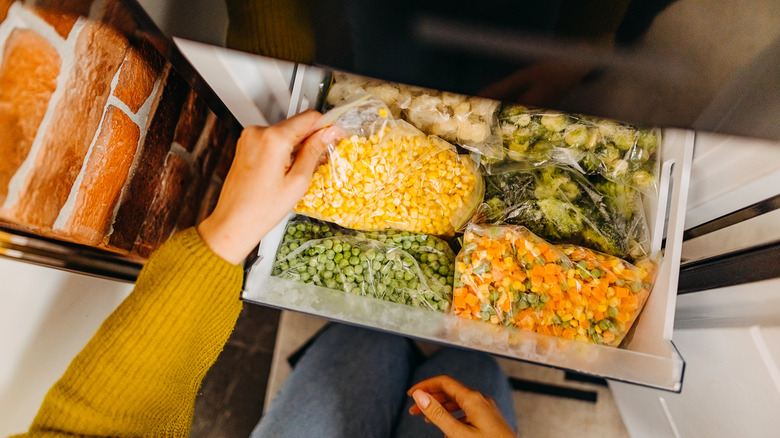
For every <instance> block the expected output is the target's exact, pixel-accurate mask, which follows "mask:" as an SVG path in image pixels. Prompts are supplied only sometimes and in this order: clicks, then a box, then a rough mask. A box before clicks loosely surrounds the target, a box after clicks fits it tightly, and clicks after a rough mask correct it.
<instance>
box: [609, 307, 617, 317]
mask: <svg viewBox="0 0 780 438" xmlns="http://www.w3.org/2000/svg"><path fill="white" fill-rule="evenodd" d="M607 314H608V315H609V316H610V318H615V317H617V315H618V309H617V307H613V306H609V309H607Z"/></svg>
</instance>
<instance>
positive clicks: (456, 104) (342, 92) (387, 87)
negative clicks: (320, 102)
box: [325, 72, 504, 160]
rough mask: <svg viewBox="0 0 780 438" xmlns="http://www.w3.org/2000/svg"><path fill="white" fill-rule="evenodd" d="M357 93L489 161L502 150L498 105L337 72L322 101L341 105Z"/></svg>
mask: <svg viewBox="0 0 780 438" xmlns="http://www.w3.org/2000/svg"><path fill="white" fill-rule="evenodd" d="M359 91H366V92H368V93H370V94H371V95H373V96H374V97H376V98H377V99H379V100H381V101H382V102H384V103H385V104H386V105H387V106H388V108H389V109H390V112H391V113H392V115H393V117H394V118H396V119H400V120H405V121H407V122H409V123H411V124H412V125H414V126H415V127H416V128H417V129H419V130H421V131H422V132H424V133H426V134H431V135H436V136H439V137H441V138H443V139H444V140H447V141H448V142H451V143H454V144H457V145H460V146H462V147H464V148H466V149H468V150H470V151H473V152H477V153H479V154H481V155H483V156H486V157H489V158H491V159H495V160H498V159H501V158H502V157H503V156H504V150H503V147H502V145H501V135H500V134H499V131H498V119H497V113H498V106H499V102H498V101H495V100H491V99H485V98H481V97H469V96H464V95H460V94H454V93H448V92H442V91H437V90H431V89H428V88H421V87H414V86H410V85H403V84H398V83H393V82H385V81H381V80H378V79H370V78H366V77H363V76H356V75H351V74H347V73H341V72H337V73H334V75H333V80H332V84H331V87H330V90H329V91H328V95H327V97H326V100H325V105H326V106H328V107H331V106H337V105H340V104H342V103H343V102H344V101H345V100H347V99H349V98H350V97H351V96H353V95H354V94H355V93H357V92H359Z"/></svg>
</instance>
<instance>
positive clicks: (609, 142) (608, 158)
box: [483, 105, 661, 196]
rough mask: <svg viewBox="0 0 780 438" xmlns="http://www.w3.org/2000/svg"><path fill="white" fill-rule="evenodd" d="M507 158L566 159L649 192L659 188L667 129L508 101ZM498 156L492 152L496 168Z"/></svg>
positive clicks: (504, 125)
mask: <svg viewBox="0 0 780 438" xmlns="http://www.w3.org/2000/svg"><path fill="white" fill-rule="evenodd" d="M499 126H500V129H501V135H502V138H503V143H504V147H505V152H506V158H507V159H509V160H513V161H522V162H526V163H530V164H533V165H544V164H565V165H569V166H572V167H574V168H576V169H577V170H579V171H581V172H583V173H585V174H588V175H596V174H597V175H601V176H603V177H604V178H606V179H608V180H610V181H614V182H616V183H620V184H625V185H628V186H631V187H634V188H636V189H638V190H639V191H641V192H642V193H644V194H647V195H651V196H653V195H655V194H656V193H657V190H658V173H659V169H660V164H659V163H660V161H659V153H660V146H661V131H660V130H658V129H651V128H637V127H634V126H631V125H627V124H623V123H617V122H614V121H611V120H604V119H596V118H591V117H585V116H580V115H573V114H566V113H562V112H556V111H545V110H538V109H533V108H526V107H523V106H520V105H506V106H504V107H503V108H502V109H501V112H500V114H499ZM497 161H498V160H491V159H490V157H486V158H485V159H484V160H483V162H484V163H485V164H486V165H487V167H488V173H490V172H491V170H490V167H492V166H491V165H492V164H493V163H496V162H497Z"/></svg>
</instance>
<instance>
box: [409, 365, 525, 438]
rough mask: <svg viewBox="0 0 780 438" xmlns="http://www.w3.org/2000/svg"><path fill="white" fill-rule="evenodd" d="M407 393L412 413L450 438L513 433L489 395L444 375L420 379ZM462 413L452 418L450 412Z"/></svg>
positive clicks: (501, 437) (499, 436) (496, 437)
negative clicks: (412, 401)
mask: <svg viewBox="0 0 780 438" xmlns="http://www.w3.org/2000/svg"><path fill="white" fill-rule="evenodd" d="M407 394H408V395H409V396H411V397H413V398H414V401H415V405H414V406H412V408H411V409H410V410H409V413H410V414H412V415H419V414H423V415H425V418H426V419H427V420H428V421H430V422H431V423H433V424H435V425H436V427H438V428H439V429H441V431H442V432H444V434H445V435H446V436H448V437H450V438H482V437H485V438H488V437H489V438H505V437H507V438H508V437H514V436H515V434H514V432H513V431H512V428H511V427H510V426H509V424H508V423H507V422H506V420H505V419H504V417H503V416H502V415H501V412H500V411H499V410H498V407H497V406H496V403H495V402H494V401H493V400H492V399H491V398H489V397H485V396H484V395H482V394H481V393H479V392H477V391H475V390H473V389H470V388H468V387H466V386H464V385H463V384H461V383H460V382H458V381H457V380H455V379H453V378H451V377H448V376H438V377H434V378H432V379H428V380H423V381H422V382H420V383H418V384H416V385H414V386H412V388H411V389H409V391H408V392H407ZM457 411H463V413H464V414H465V415H463V416H462V417H460V418H458V419H456V418H455V417H453V416H452V413H453V412H457Z"/></svg>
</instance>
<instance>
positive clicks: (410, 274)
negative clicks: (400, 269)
mask: <svg viewBox="0 0 780 438" xmlns="http://www.w3.org/2000/svg"><path fill="white" fill-rule="evenodd" d="M412 278H414V274H412V273H411V272H405V273H404V280H406V281H409V280H411V279H412Z"/></svg>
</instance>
